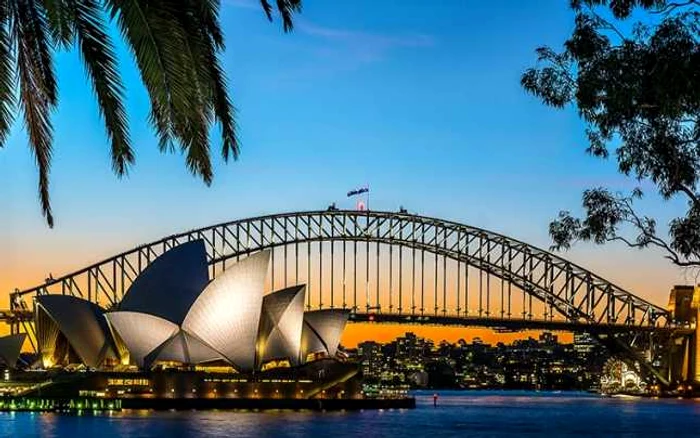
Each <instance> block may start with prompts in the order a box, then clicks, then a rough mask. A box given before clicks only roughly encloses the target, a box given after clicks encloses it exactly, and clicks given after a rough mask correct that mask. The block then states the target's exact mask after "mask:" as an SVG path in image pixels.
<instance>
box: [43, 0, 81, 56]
mask: <svg viewBox="0 0 700 438" xmlns="http://www.w3.org/2000/svg"><path fill="white" fill-rule="evenodd" d="M41 1H42V4H43V5H44V8H45V10H46V17H47V19H48V24H49V28H50V29H51V36H52V39H53V40H54V41H56V42H58V43H59V44H60V45H62V46H63V47H64V48H68V47H70V46H71V44H72V43H73V40H74V38H73V37H74V33H73V28H74V26H73V18H74V17H73V13H72V11H71V8H70V5H69V1H68V0H41Z"/></svg>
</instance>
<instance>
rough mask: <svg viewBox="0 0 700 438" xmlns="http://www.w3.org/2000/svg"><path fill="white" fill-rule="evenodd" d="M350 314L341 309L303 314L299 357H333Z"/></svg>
mask: <svg viewBox="0 0 700 438" xmlns="http://www.w3.org/2000/svg"><path fill="white" fill-rule="evenodd" d="M349 316H350V312H349V311H348V310H341V309H326V310H316V311H313V312H306V313H304V329H303V331H302V337H301V355H302V357H303V358H307V357H308V356H309V355H311V354H319V353H321V354H327V355H328V356H331V357H332V356H335V353H336V352H337V351H338V344H339V343H340V337H341V336H342V335H343V330H345V324H346V323H347V322H348V317H349Z"/></svg>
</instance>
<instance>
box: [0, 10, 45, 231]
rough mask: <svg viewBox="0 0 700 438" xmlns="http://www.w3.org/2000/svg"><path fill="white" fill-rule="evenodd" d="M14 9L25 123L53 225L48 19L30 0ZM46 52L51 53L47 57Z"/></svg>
mask: <svg viewBox="0 0 700 438" xmlns="http://www.w3.org/2000/svg"><path fill="white" fill-rule="evenodd" d="M11 9H12V10H13V12H14V16H13V17H12V22H13V28H12V38H13V41H14V42H15V44H16V52H17V58H16V61H17V62H16V68H17V72H18V77H19V93H20V103H21V106H22V110H23V113H24V124H25V127H26V129H27V133H28V135H29V146H30V148H31V150H32V152H33V154H34V158H35V160H36V163H37V167H38V168H39V200H40V203H41V208H42V212H43V214H44V217H45V218H46V221H47V223H48V224H49V226H50V227H53V215H52V214H51V202H50V196H49V170H50V166H51V152H52V141H53V128H52V125H51V120H50V118H49V117H50V113H51V109H52V107H53V105H54V102H55V81H53V82H52V81H51V78H52V77H53V63H52V59H51V56H50V54H48V52H45V53H42V50H43V49H45V48H46V45H45V44H44V43H46V34H47V26H46V20H45V17H44V16H43V13H42V10H41V9H39V8H37V7H36V4H34V3H33V2H32V1H31V0H14V2H13V3H12V5H11ZM45 54H48V56H47V57H45V56H44V55H45ZM47 81H48V83H47Z"/></svg>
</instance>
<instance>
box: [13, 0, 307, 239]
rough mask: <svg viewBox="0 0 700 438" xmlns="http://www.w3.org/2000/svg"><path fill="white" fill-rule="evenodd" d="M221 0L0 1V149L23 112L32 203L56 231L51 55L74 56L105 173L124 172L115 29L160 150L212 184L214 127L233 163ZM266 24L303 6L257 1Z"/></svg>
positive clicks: (124, 127) (287, 26) (287, 24)
mask: <svg viewBox="0 0 700 438" xmlns="http://www.w3.org/2000/svg"><path fill="white" fill-rule="evenodd" d="M219 6H220V0H2V1H0V147H2V146H3V145H4V143H5V141H6V140H7V136H8V134H9V131H10V128H11V126H12V123H13V122H14V117H15V113H16V112H17V110H21V113H22V114H23V118H24V126H25V128H26V131H27V134H28V137H29V147H30V148H31V150H32V152H33V155H34V157H35V159H36V163H37V167H38V169H39V198H40V201H41V208H42V211H43V214H44V216H45V218H46V221H47V222H48V224H49V226H53V216H52V214H51V203H50V197H49V169H50V165H51V155H52V149H53V125H52V123H51V112H52V111H53V110H54V109H55V108H56V107H57V105H58V80H57V78H56V75H55V70H54V65H53V57H54V53H55V51H56V50H77V51H78V53H79V54H80V56H81V59H82V61H83V64H84V66H85V71H86V73H87V77H88V79H89V82H90V83H91V85H92V88H93V91H94V93H95V97H96V99H97V103H98V106H99V109H100V113H101V116H102V118H103V120H104V123H105V128H106V132H107V137H108V139H109V142H110V144H111V157H112V167H113V169H114V172H115V173H116V174H117V175H119V176H122V175H124V174H125V173H126V172H127V170H128V167H129V165H131V164H133V162H134V152H133V148H132V145H131V140H130V138H129V132H128V121H127V114H126V110H125V108H124V85H123V83H122V79H121V77H120V74H119V69H118V65H117V60H116V56H115V53H114V44H113V42H112V39H111V38H110V36H109V26H110V25H111V24H112V23H116V26H117V27H118V29H119V31H120V32H121V36H122V38H123V39H124V41H125V42H126V44H127V46H128V47H129V49H130V50H131V53H132V55H133V57H134V59H135V61H136V65H137V67H138V69H139V72H140V73H141V80H142V81H143V84H144V85H145V87H146V90H147V91H148V95H149V97H150V101H151V111H150V120H149V121H150V123H151V124H152V125H153V128H154V130H155V131H156V134H157V136H158V138H159V147H160V149H161V150H162V151H170V150H175V149H176V148H179V149H180V150H182V152H183V154H184V155H185V160H186V164H187V168H188V169H189V170H190V171H191V172H192V173H193V174H194V175H196V176H199V177H201V178H202V180H203V181H204V182H205V183H206V184H207V185H208V184H210V183H211V181H212V177H213V174H212V166H211V159H210V139H209V131H210V129H211V127H212V126H213V125H218V127H219V130H220V132H221V154H222V156H223V158H224V159H225V160H228V159H229V158H230V157H232V158H234V159H235V158H237V157H238V140H237V138H236V122H235V111H234V107H233V105H232V102H231V98H230V96H229V94H228V91H227V80H226V74H225V73H224V71H223V68H222V65H221V60H220V54H221V53H222V51H223V50H224V36H223V33H222V30H221V25H220V22H219ZM261 6H262V8H263V10H264V13H265V14H266V15H267V17H268V19H270V20H272V15H273V9H275V8H276V9H277V11H278V12H279V14H280V16H281V18H282V22H283V27H284V30H285V31H290V30H291V29H292V15H293V14H294V13H295V12H299V11H300V9H301V0H277V1H276V4H275V6H274V7H273V5H272V4H271V2H270V1H269V0H261Z"/></svg>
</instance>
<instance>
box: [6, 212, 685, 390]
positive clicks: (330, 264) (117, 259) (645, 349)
mask: <svg viewBox="0 0 700 438" xmlns="http://www.w3.org/2000/svg"><path fill="white" fill-rule="evenodd" d="M196 239H201V240H203V241H204V242H205V245H206V248H207V255H208V263H209V269H210V274H211V275H210V276H211V278H214V277H216V275H217V274H220V273H221V272H223V271H224V270H225V269H226V264H227V262H228V263H230V262H231V261H236V260H238V259H240V258H242V257H245V256H247V255H249V254H251V253H255V252H257V251H261V250H265V249H272V261H271V264H270V272H269V275H268V285H267V286H268V290H276V289H278V288H281V287H285V286H287V285H293V284H302V283H303V284H306V285H307V294H306V296H307V303H306V307H307V309H308V310H316V309H329V308H336V309H337V308H340V309H348V310H350V311H351V316H350V321H351V322H371V323H375V324H380V323H399V324H432V325H440V326H462V327H490V328H493V329H496V330H504V331H518V330H525V329H541V330H562V331H570V332H588V333H590V334H592V335H593V336H595V337H596V338H597V339H598V340H599V341H600V342H602V343H603V344H604V345H606V346H607V347H608V348H609V349H610V351H611V353H612V354H615V355H617V356H618V357H620V358H621V359H624V360H626V361H628V363H630V364H632V365H633V366H635V367H636V368H637V369H639V370H640V371H642V372H644V373H645V374H646V375H648V376H651V377H653V378H654V379H655V380H656V381H657V382H660V383H661V384H663V385H668V384H670V383H671V382H674V381H677V380H681V377H680V375H679V373H681V370H683V369H684V370H685V373H686V374H687V373H688V366H689V365H688V363H687V361H689V360H691V361H692V358H688V357H685V358H683V357H682V358H681V359H674V355H675V356H678V351H681V352H682V351H684V350H685V351H687V350H688V349H690V348H691V347H692V346H690V343H693V344H694V342H695V341H694V337H693V336H694V335H693V333H694V330H693V329H691V328H690V327H689V326H688V325H683V324H678V323H676V321H674V320H673V317H672V315H671V313H670V312H669V311H668V310H667V309H666V308H665V307H662V306H658V305H656V304H653V303H651V302H649V301H647V300H645V299H643V298H641V297H639V296H637V295H635V294H634V293H632V292H630V291H627V290H625V289H623V288H622V287H619V286H617V285H615V284H613V283H611V282H610V281H607V280H605V279H604V278H602V277H600V276H598V275H596V274H595V273H593V272H590V271H588V270H587V269H585V268H582V267H580V266H578V265H576V264H574V263H572V262H570V261H567V260H566V259H563V258H561V257H559V256H558V255H555V254H552V253H550V252H548V251H545V250H542V249H539V248H536V247H534V246H532V245H528V244H527V243H524V242H521V241H518V240H516V239H513V238H510V237H507V236H504V235H501V234H498V233H494V232H491V231H487V230H483V229H479V228H475V227H471V226H468V225H463V224H460V223H456V222H451V221H446V220H441V219H436V218H431V217H425V216H419V215H415V214H410V213H408V212H406V211H405V210H403V209H402V210H401V211H399V212H382V211H347V210H337V209H335V208H334V207H331V208H329V209H328V210H324V211H310V212H297V213H282V214H274V215H268V216H260V217H255V218H250V219H242V220H236V221H232V222H226V223H221V224H216V225H212V226H208V227H205V228H200V229H196V230H191V231H187V232H183V233H180V234H175V235H172V236H168V237H165V238H163V239H160V240H158V241H155V242H152V243H148V244H145V245H141V246H139V247H137V248H134V249H131V250H129V251H126V252H123V253H121V254H118V255H116V256H113V257H111V258H109V259H106V260H102V261H100V262H98V263H95V264H92V265H90V266H87V267H85V268H83V269H80V270H77V271H75V272H72V273H70V274H67V275H64V276H61V277H58V278H53V277H49V278H47V279H46V281H45V282H44V283H42V284H39V285H37V286H35V287H31V288H28V289H24V290H15V292H14V293H12V294H11V299H10V307H11V309H10V311H9V312H4V313H3V314H2V315H0V316H1V317H2V319H3V320H4V321H5V322H6V323H8V324H10V326H11V328H12V331H13V332H26V333H28V334H29V336H28V339H29V343H30V344H31V346H32V348H34V349H36V348H37V347H36V337H35V333H34V327H33V322H32V321H33V316H34V315H33V308H34V305H33V300H32V298H33V297H35V296H36V295H41V294H70V295H74V296H79V297H81V298H84V299H87V300H89V301H92V302H95V303H97V304H99V305H100V306H102V307H105V308H110V307H112V306H114V305H116V304H118V303H119V301H120V300H121V298H122V297H123V295H124V293H125V292H126V291H127V290H128V288H129V286H130V284H131V282H132V281H133V280H134V279H135V278H136V277H137V276H138V275H139V274H140V273H141V272H142V271H143V270H144V269H145V268H146V266H148V264H149V263H150V262H151V261H153V260H154V259H156V258H157V257H158V256H159V255H161V254H163V253H164V252H165V251H167V250H169V249H171V248H173V247H175V246H178V245H180V244H182V243H184V242H188V241H191V240H196ZM377 330H381V326H380V325H377ZM681 356H683V354H681ZM685 356H688V354H687V353H686V354H685ZM693 363H694V361H693ZM691 366H694V365H691ZM686 377H687V375H686Z"/></svg>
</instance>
